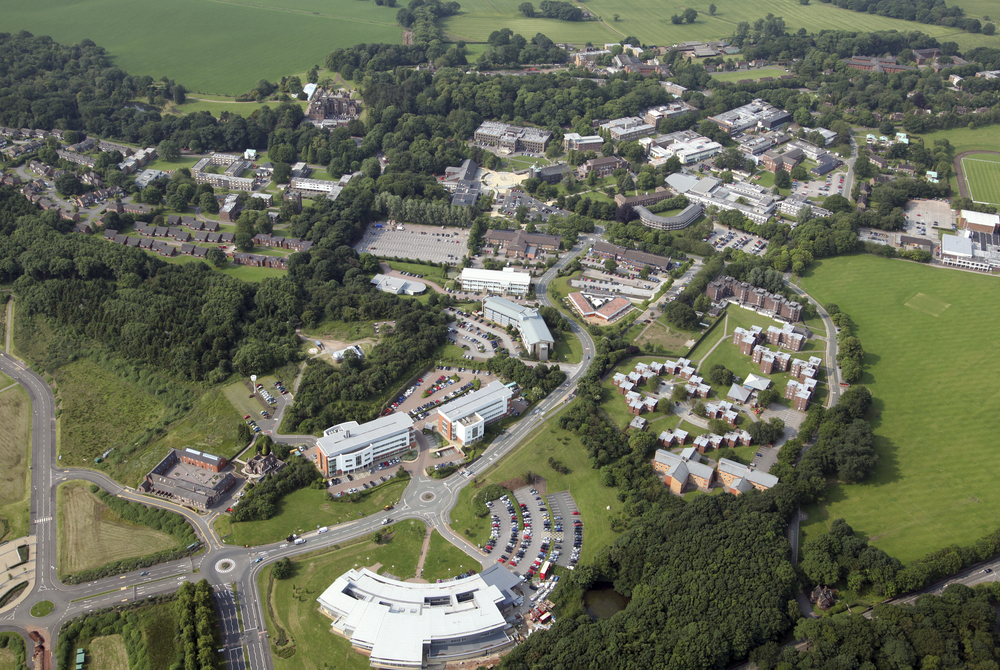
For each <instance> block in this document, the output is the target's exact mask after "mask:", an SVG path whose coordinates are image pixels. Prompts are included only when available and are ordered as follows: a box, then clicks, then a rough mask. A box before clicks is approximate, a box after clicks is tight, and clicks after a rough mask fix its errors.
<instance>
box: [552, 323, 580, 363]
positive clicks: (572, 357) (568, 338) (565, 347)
mask: <svg viewBox="0 0 1000 670" xmlns="http://www.w3.org/2000/svg"><path fill="white" fill-rule="evenodd" d="M553 352H554V353H553V355H552V357H551V358H550V360H551V361H553V362H555V363H579V362H580V361H581V360H583V343H582V342H580V338H579V337H577V336H576V334H575V333H573V332H572V331H569V330H564V331H563V332H561V333H559V340H558V341H557V342H556V344H555V347H554V349H553Z"/></svg>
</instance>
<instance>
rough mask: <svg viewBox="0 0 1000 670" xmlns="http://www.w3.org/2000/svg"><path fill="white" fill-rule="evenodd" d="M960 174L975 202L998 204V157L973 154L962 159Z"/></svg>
mask: <svg viewBox="0 0 1000 670" xmlns="http://www.w3.org/2000/svg"><path fill="white" fill-rule="evenodd" d="M962 173H963V174H964V175H965V183H966V184H967V185H968V187H969V196H970V197H971V198H972V199H973V200H974V201H975V202H988V203H991V204H1000V156H996V155H993V154H973V155H971V156H966V157H965V158H963V159H962Z"/></svg>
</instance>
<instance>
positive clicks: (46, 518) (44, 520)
mask: <svg viewBox="0 0 1000 670" xmlns="http://www.w3.org/2000/svg"><path fill="white" fill-rule="evenodd" d="M46 521H52V517H50V516H46V517H42V518H41V519H35V523H45V522H46Z"/></svg>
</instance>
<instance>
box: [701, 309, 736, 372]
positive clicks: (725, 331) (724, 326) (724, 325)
mask: <svg viewBox="0 0 1000 670" xmlns="http://www.w3.org/2000/svg"><path fill="white" fill-rule="evenodd" d="M728 329H729V311H728V310H727V311H726V318H725V320H724V321H723V322H722V337H720V338H719V341H718V342H716V343H715V344H713V345H712V348H711V349H709V350H708V353H707V354H705V355H704V356H702V357H701V360H700V361H698V366H697V367H696V368H695V372H701V364H702V363H704V362H705V361H706V360H708V357H709V356H711V355H712V352H713V351H715V348H716V347H717V346H719V345H720V344H722V343H723V342H725V341H726V336H727V335H729V333H728Z"/></svg>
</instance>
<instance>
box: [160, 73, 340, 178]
mask: <svg viewBox="0 0 1000 670" xmlns="http://www.w3.org/2000/svg"><path fill="white" fill-rule="evenodd" d="M302 79H303V81H305V78H304V77H303V78H302ZM291 102H293V103H295V104H297V105H299V106H300V107H302V109H303V111H304V110H305V108H306V105H307V104H309V103H307V102H306V101H305V100H296V99H294V98H293V99H292V100H291ZM280 104H281V103H280V102H277V101H275V100H265V101H264V102H237V101H236V98H235V96H231V97H223V96H206V95H196V96H195V97H190V96H189V97H188V98H187V99H186V100H185V102H184V104H183V105H175V104H173V103H172V102H168V103H167V105H166V107H165V108H164V110H163V111H164V112H165V113H167V114H193V113H195V112H208V113H209V114H211V115H212V116H216V117H218V116H222V113H223V112H229V113H230V114H239V115H240V116H244V117H248V116H250V115H251V114H253V113H254V112H256V111H257V110H259V109H261V108H262V107H270V108H271V109H274V108H276V107H277V106H278V105H280ZM258 162H261V163H266V162H267V161H258ZM158 169H159V168H158ZM319 174H325V173H323V172H320V173H319Z"/></svg>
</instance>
